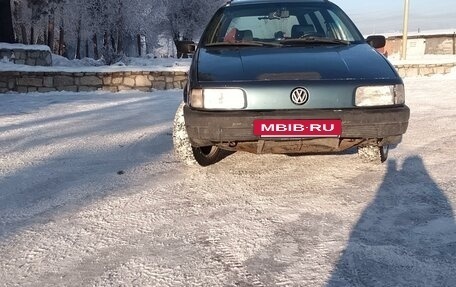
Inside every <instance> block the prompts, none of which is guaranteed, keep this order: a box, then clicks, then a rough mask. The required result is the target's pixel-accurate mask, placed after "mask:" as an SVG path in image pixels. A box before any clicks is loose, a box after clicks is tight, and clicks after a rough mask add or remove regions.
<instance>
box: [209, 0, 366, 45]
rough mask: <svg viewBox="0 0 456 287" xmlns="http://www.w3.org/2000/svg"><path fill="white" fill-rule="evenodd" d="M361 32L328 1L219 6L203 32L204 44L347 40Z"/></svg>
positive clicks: (355, 40) (359, 39)
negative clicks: (220, 7)
mask: <svg viewBox="0 0 456 287" xmlns="http://www.w3.org/2000/svg"><path fill="white" fill-rule="evenodd" d="M362 41H364V39H363V37H362V35H361V33H360V32H359V31H358V29H357V28H356V27H355V25H354V24H353V23H352V22H351V20H350V19H349V18H348V17H347V15H346V14H345V13H344V12H343V11H342V10H341V9H340V8H339V7H337V6H336V5H334V4H331V3H305V2H303V3H276V4H261V5H239V6H231V7H229V6H228V7H224V8H222V9H220V10H219V11H218V12H217V13H216V15H215V16H214V17H213V19H212V20H211V22H210V24H209V25H208V28H207V29H206V32H205V34H204V36H203V39H202V42H203V46H223V45H237V46H250V45H249V44H251V45H257V44H262V45H269V46H276V45H274V44H277V45H280V44H288V45H292V44H297V45H299V44H303V43H306V44H309V43H310V44H315V43H319V44H341V43H345V44H350V43H359V42H362Z"/></svg>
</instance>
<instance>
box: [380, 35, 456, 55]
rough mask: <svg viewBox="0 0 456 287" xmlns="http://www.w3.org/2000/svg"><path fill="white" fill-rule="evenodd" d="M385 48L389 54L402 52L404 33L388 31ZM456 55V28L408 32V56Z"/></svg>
mask: <svg viewBox="0 0 456 287" xmlns="http://www.w3.org/2000/svg"><path fill="white" fill-rule="evenodd" d="M384 36H385V37H386V47H385V50H386V52H387V53H388V54H389V55H392V54H400V53H401V50H402V34H401V33H387V34H384ZM422 55H456V29H453V30H434V31H420V32H411V33H409V34H408V41H407V56H422Z"/></svg>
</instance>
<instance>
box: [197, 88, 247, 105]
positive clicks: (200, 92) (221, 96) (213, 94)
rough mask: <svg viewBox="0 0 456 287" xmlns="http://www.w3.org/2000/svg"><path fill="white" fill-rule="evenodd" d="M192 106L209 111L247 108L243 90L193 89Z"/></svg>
mask: <svg viewBox="0 0 456 287" xmlns="http://www.w3.org/2000/svg"><path fill="white" fill-rule="evenodd" d="M190 106H192V107H194V108H200V109H208V110H219V109H223V110H233V109H243V108H245V106H246V101H245V93H244V91H243V90H241V89H193V90H192V91H191V93H190Z"/></svg>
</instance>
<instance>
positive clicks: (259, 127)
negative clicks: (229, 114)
mask: <svg viewBox="0 0 456 287" xmlns="http://www.w3.org/2000/svg"><path fill="white" fill-rule="evenodd" d="M253 133H254V135H256V136H259V137H262V138H309V137H312V138H314V137H340V136H341V134H342V121H341V120H255V121H254V122H253Z"/></svg>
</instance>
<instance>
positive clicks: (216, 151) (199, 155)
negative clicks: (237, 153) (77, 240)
mask: <svg viewBox="0 0 456 287" xmlns="http://www.w3.org/2000/svg"><path fill="white" fill-rule="evenodd" d="M192 150H193V156H194V158H195V160H196V161H197V162H198V164H199V165H201V166H209V165H212V164H214V163H217V162H219V161H221V160H222V159H224V158H225V157H227V156H229V155H230V154H232V153H233V152H232V151H227V150H224V149H221V148H219V147H216V146H205V147H192Z"/></svg>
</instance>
